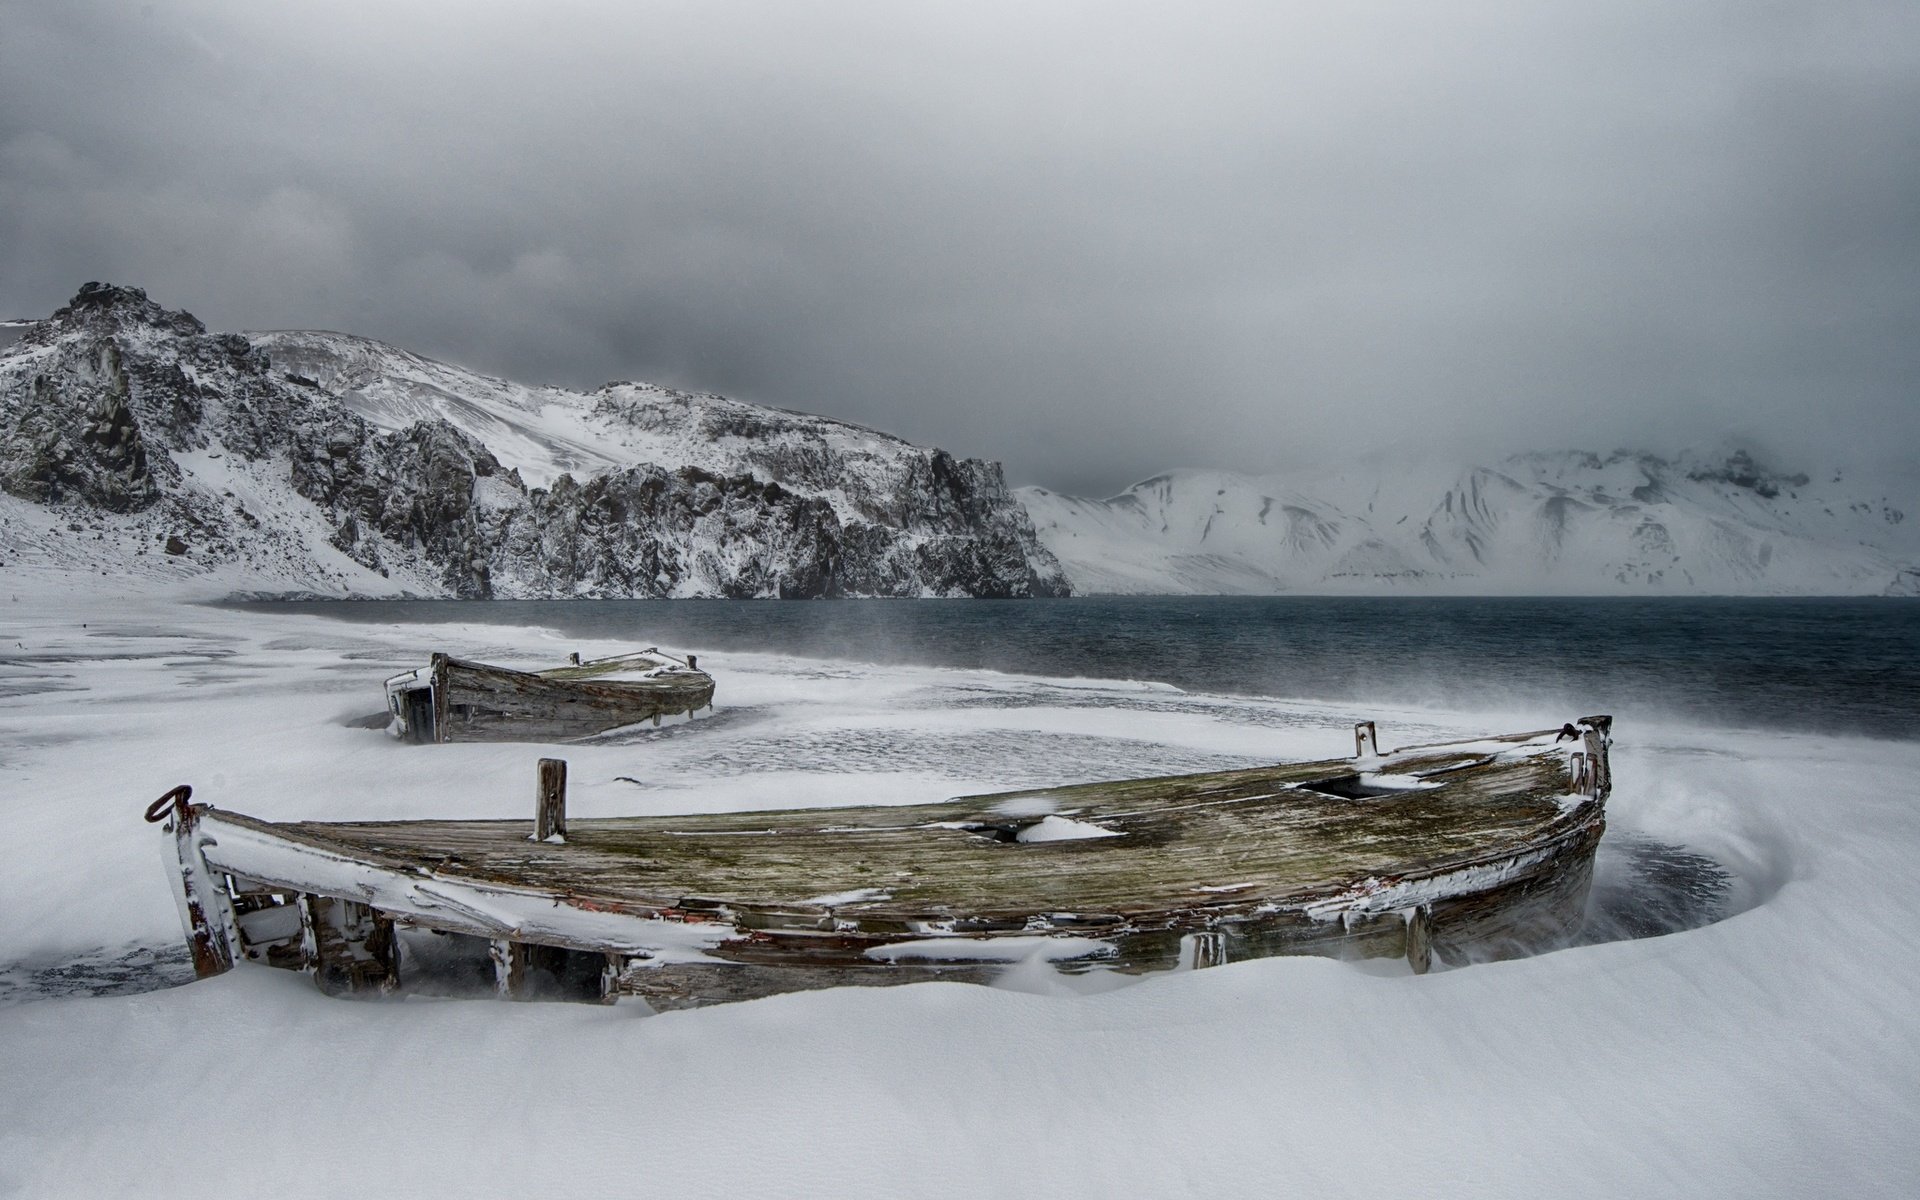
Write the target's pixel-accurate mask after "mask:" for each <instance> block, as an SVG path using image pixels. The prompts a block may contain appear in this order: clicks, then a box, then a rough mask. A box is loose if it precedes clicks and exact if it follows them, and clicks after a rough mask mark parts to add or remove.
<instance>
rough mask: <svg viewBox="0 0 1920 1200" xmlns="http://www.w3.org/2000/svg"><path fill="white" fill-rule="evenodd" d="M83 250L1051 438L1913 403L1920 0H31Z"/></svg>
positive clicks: (933, 436)
mask: <svg viewBox="0 0 1920 1200" xmlns="http://www.w3.org/2000/svg"><path fill="white" fill-rule="evenodd" d="M87 279H109V280H113V281H115V282H123V283H131V284H137V285H140V286H143V287H145V288H147V289H148V290H149V291H150V292H151V293H152V294H153V295H154V296H155V298H156V299H159V300H161V301H162V302H164V303H168V304H171V305H175V306H180V307H187V308H190V309H192V310H193V311H194V312H195V313H196V314H197V315H199V316H200V317H201V318H202V319H203V320H206V321H207V322H208V323H209V324H210V325H212V326H214V327H216V328H236V329H240V328H273V327H319V328H335V329H346V330H351V331H353V332H357V333H364V334H368V335H370V336H374V337H379V338H382V339H385V340H387V341H391V342H395V343H397V344H400V345H403V346H406V347H408V348H410V349H414V350H418V351H420V352H423V353H427V354H431V355H434V356H437V357H442V358H446V359H449V360H452V361H455V362H459V363H462V364H464V365H467V366H471V367H475V368H478V369H482V370H486V371H490V372H493V373H496V374H501V375H505V376H508V377H511V378H516V379H522V380H526V381H529V382H552V383H560V384H566V385H572V386H582V387H586V386H592V385H595V384H598V383H600V382H603V381H605V380H608V379H615V378H631V379H651V380H655V381H658V382H663V383H670V384H676V385H680V386H691V387H700V388H707V389H712V390H716V391H721V392H725V393H728V394H730V395H735V396H738V397H741V398H743V399H749V400H754V401H758V402H761V403H768V404H777V405H781V406H784V407H790V408H800V409H806V410H810V411H815V412H821V413H827V414H830V415H833V416H838V417H841V418H844V419H847V420H852V421H858V422H861V423H864V424H870V425H874V426H877V427H880V428H883V429H887V430H889V431H892V432H895V433H898V434H901V435H902V436H905V437H909V438H912V439H914V440H917V441H923V442H932V443H937V444H940V445H943V446H946V447H948V448H949V449H952V450H954V451H956V452H960V453H964V454H972V455H981V456H986V457H993V458H999V459H1002V460H1004V461H1005V462H1006V463H1007V464H1008V468H1009V471H1010V473H1011V474H1012V475H1013V477H1014V478H1015V479H1016V480H1017V481H1023V482H1041V483H1046V484H1048V485H1050V486H1055V487H1060V488H1064V489H1067V490H1078V491H1085V492H1094V493H1104V492H1109V491H1112V490H1115V489H1116V488H1118V487H1119V486H1123V485H1124V484H1126V483H1128V482H1131V481H1132V480H1133V479H1135V478H1138V477H1140V476H1143V475H1146V474H1149V473H1152V472H1154V471H1157V470H1160V469H1163V468H1166V467H1170V466H1181V465H1211V466H1224V467H1232V468H1239V469H1245V470H1269V469H1276V468H1282V467H1285V466H1286V465H1288V464H1290V463H1297V462H1301V461H1303V460H1307V459H1318V458H1326V457H1330V456H1352V455H1359V454H1365V453H1370V452H1386V453H1409V452H1411V453H1435V454H1449V455H1485V454H1488V453H1496V452H1504V451H1509V450H1516V449H1527V448H1549V447H1561V446H1579V447H1588V448H1595V449H1607V448H1611V447H1614V446H1618V445H1633V446H1646V447H1649V448H1656V449H1661V448H1666V449H1671V448H1678V447H1679V446H1682V445H1691V444H1698V443H1701V442H1709V441H1713V440H1716V439H1721V438H1724V437H1727V436H1729V435H1731V436H1737V437H1741V438H1746V439H1752V440H1755V441H1758V442H1759V443H1761V444H1763V445H1768V446H1773V447H1776V448H1778V449H1779V450H1780V451H1781V452H1782V453H1783V454H1784V455H1785V456H1786V457H1789V458H1792V457H1797V456H1801V455H1812V454H1817V455H1823V456H1828V457H1832V456H1837V455H1840V456H1843V455H1845V454H1846V453H1849V452H1856V451H1858V450H1859V448H1860V447H1861V446H1866V447H1869V448H1870V451H1871V452H1873V453H1878V454H1881V455H1887V454H1895V455H1900V454H1904V455H1908V456H1911V455H1912V454H1913V453H1914V452H1915V446H1914V443H1915V440H1916V439H1915V437H1914V435H1913V433H1912V430H1913V429H1914V428H1915V427H1916V421H1915V417H1916V415H1917V414H1916V412H1915V408H1916V403H1915V397H1916V384H1917V383H1920V336H1916V335H1920V287H1917V284H1916V281H1920V6H1916V5H1914V4H1913V3H1912V2H1911V0H1897V2H1893V3H1869V2H1864V0H1863V2H1848V0H1819V2H1813V3H1797V2H1778V3H1765V2H1756V0H1740V2H1737V3H1736V2H1726V3H1691V2H1686V0H1679V2H1676V0H1659V2H1643V0H1610V2H1609V3H1606V4H1578V5H1576V4H1539V3H1491V2H1486V0H1463V2H1462V3H1458V4H1444V5H1443V4H1431V3H1425V2H1410V0H1409V2H1401V3H1364V2H1362V3H1351V4H1348V3H1343V4H1338V5H1327V4H1305V3H1291V2H1288V3H1281V2H1268V3H1259V4H1244V5H1226V4H1210V5H1174V4H1167V5H1158V6H1149V5H1134V4H1117V3H1085V4H1051V5H1034V4H1018V5H1013V4H1008V5H1001V4H984V3H966V4H927V5H908V4H898V3H874V4H838V3H835V4H772V3H767V4H726V5H716V4H711V3H682V4H643V3H606V4H568V3H552V4H540V5H525V4H504V3H407V4H393V3H335V4H311V5H304V4H303V5H295V4H259V3H242V2H238V0H235V2H229V3H166V2H164V0H154V2H152V3H144V4H143V3H104V2H89V0H60V2H53V0H49V2H48V3H44V4H39V3H6V2H0V315H9V316H15V315H17V316H32V315H39V314H44V313H45V312H47V311H49V310H51V309H52V308H53V307H55V306H56V305H57V304H59V303H61V302H63V301H64V300H65V298H66V297H67V296H69V295H71V294H72V292H73V291H74V289H75V288H76V287H77V285H78V284H79V283H81V282H82V281H84V280H87Z"/></svg>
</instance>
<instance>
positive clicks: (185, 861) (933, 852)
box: [147, 716, 1612, 1009]
mask: <svg viewBox="0 0 1920 1200" xmlns="http://www.w3.org/2000/svg"><path fill="white" fill-rule="evenodd" d="M1611 724H1612V722H1611V719H1610V718H1608V717H1604V716H1595V717H1587V718H1584V719H1582V720H1580V721H1579V722H1577V723H1570V724H1568V725H1565V726H1563V727H1561V728H1560V729H1558V730H1552V729H1549V730H1544V731H1541V732H1538V733H1520V734H1512V735H1508V736H1502V737H1492V738H1486V739H1482V740H1478V741H1470V742H1456V743H1449V744H1444V745H1424V746H1410V747H1406V748H1404V749H1399V750H1394V751H1391V752H1388V753H1381V752H1380V751H1379V749H1378V746H1377V740H1376V734H1375V731H1374V727H1373V725H1372V723H1371V722H1367V723H1363V724H1361V725H1360V726H1359V727H1357V729H1356V734H1355V739H1356V751H1357V752H1356V754H1355V756H1354V757H1353V758H1342V759H1333V760H1327V761H1322V762H1309V763H1293V764H1282V765H1278V766H1271V767H1257V768H1253V769H1250V770H1237V771H1222V772H1215V773H1210V774H1202V775H1180V776H1169V777H1165V778H1157V779H1130V780H1120V781H1116V782H1108V783H1089V784H1080V785H1076V786H1071V787H1057V788H1044V789H1039V790H1034V791H1022V792H1011V793H1005V794H1001V795H990V796H970V797H964V798H961V799H958V800H951V801H946V802H944V803H939V804H921V805H911V806H905V807H899V808H888V807H864V808H840V809H808V810H800V811H788V812H741V813H726V814H717V815H700V816H669V817H629V818H615V819H597V820H576V821H569V820H568V819H567V818H566V810H565V795H566V764H565V763H564V762H563V761H561V760H558V759H543V760H541V763H540V783H539V787H538V789H537V795H536V805H535V816H534V820H532V821H531V822H529V821H385V822H321V821H284V822H270V821H262V820H258V819H256V818H253V817H248V816H243V815H241V814H239V813H233V812H227V811H224V810H221V809H217V808H213V807H210V806H208V805H204V804H193V803H190V796H191V790H190V789H189V788H187V787H185V786H182V787H179V788H176V789H174V790H173V791H171V792H169V793H167V794H166V795H165V796H162V797H161V798H160V799H159V800H157V801H155V802H154V804H153V805H152V806H151V807H150V808H149V809H148V812H147V818H148V819H149V820H151V821H155V822H164V823H165V825H166V828H167V830H168V832H169V834H170V837H169V841H168V846H169V849H168V854H167V857H168V861H169V866H170V873H171V876H172V878H173V880H174V883H175V891H176V897H177V899H178V900H179V904H180V910H181V914H182V919H183V921H184V923H185V926H186V929H187V932H188V937H189V939H190V941H191V944H192V950H193V957H194V963H195V967H196V969H197V970H198V971H199V973H200V974H202V975H211V974H215V973H218V972H220V971H224V970H226V969H227V968H228V967H230V966H231V965H232V964H233V963H234V962H235V961H237V960H253V961H258V962H264V963H268V964H270V965H275V966H283V967H289V968H294V969H299V970H303V971H308V972H311V973H312V974H313V975H314V977H315V979H316V981H317V982H318V983H319V985H320V987H321V988H322V989H324V990H326V991H328V992H333V993H340V994H352V993H380V992H385V991H391V990H393V989H394V988H396V987H397V986H398V985H399V981H400V973H401V970H402V966H403V964H402V958H403V956H402V954H401V952H400V939H399V938H398V936H397V933H396V931H397V930H407V929H410V928H411V929H424V930H432V931H437V932H439V933H441V934H446V935H454V936H458V937H465V938H474V939H484V942H482V943H474V944H473V945H474V947H475V948H476V949H478V948H479V947H480V946H483V945H484V946H485V947H486V949H487V952H488V953H490V955H491V961H492V979H493V983H494V985H495V986H496V987H497V989H498V991H499V992H500V993H501V994H503V995H506V996H509V997H526V996H531V995H534V994H536V993H538V992H540V991H542V990H543V989H545V990H546V991H547V992H549V993H551V992H552V991H554V990H555V989H556V988H558V989H561V990H565V989H568V988H571V989H572V991H573V993H574V994H576V995H588V996H592V997H595V998H599V999H602V1000H609V1001H610V1000H613V999H615V998H617V997H620V996H627V995H632V996H639V997H643V998H645V999H646V1000H647V1001H648V1002H649V1003H650V1004H651V1005H652V1006H653V1007H654V1008H656V1009H665V1008H681V1007H691V1006H695V1005H700V1004H708V1003H715V1002H720V1001H727V1000H741V999H748V998H752V997H757V996H765V995H768V994H772V993H776V992H785V991H796V990H803V989H810V988H820V987H831V986H839V985H847V984H894V983H912V982H917V981H921V980H936V979H950V980H966V981H974V982H983V981H986V980H989V979H990V978H992V977H993V975H994V974H995V973H996V972H998V971H999V970H1001V969H1003V968H1004V966H1005V964H1007V963H1009V962H1019V961H1034V960H1038V961H1043V962H1048V963H1051V964H1053V966H1054V967H1055V968H1057V969H1059V970H1063V971H1071V972H1080V971H1122V972H1133V973H1138V972H1148V971H1163V970H1173V969H1179V968H1196V967H1211V966H1217V965H1219V964H1222V963H1230V962H1236V961H1239V960H1242V959H1250V958H1261V957H1265V956H1269V955H1280V954H1318V955H1331V956H1335V957H1396V958H1397V957H1404V958H1405V959H1406V961H1407V962H1408V963H1409V964H1410V965H1411V967H1412V969H1413V970H1415V971H1425V970H1426V969H1427V968H1428V966H1429V964H1430V963H1431V962H1432V961H1433V959H1434V958H1436V957H1438V958H1439V959H1441V960H1443V961H1446V962H1454V963H1457V962H1467V961H1471V960H1474V959H1477V958H1482V957H1486V958H1498V957H1506V956H1512V955H1518V954H1525V953H1531V952H1536V951H1539V950H1543V949H1548V948H1552V947H1554V946H1557V945H1560V944H1563V943H1564V942H1566V941H1567V940H1568V939H1570V938H1571V937H1572V936H1573V934H1574V933H1575V932H1576V931H1577V930H1578V928H1579V926H1580V924H1581V922H1582V919H1583V914H1584V908H1585V903H1586V896H1587V891H1588V886H1589V882H1590V879H1591V875H1592V870H1593V858H1594V850H1595V847H1596V846H1597V845H1598V843H1599V841H1600V836H1601V832H1602V830H1603V829H1604V828H1605V823H1606V822H1605V806H1606V799H1607V795H1608V793H1609V791H1610V789H1611V772H1610V768H1609V764H1608V746H1609V744H1610V741H1611ZM436 944H438V943H436ZM569 981H570V982H569Z"/></svg>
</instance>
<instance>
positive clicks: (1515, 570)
mask: <svg viewBox="0 0 1920 1200" xmlns="http://www.w3.org/2000/svg"><path fill="white" fill-rule="evenodd" d="M1019 494H1020V497H1021V501H1022V503H1024V504H1025V505H1026V506H1027V509H1028V512H1029V513H1030V514H1031V515H1032V517H1033V519H1034V526H1035V529H1036V531H1037V532H1038V534H1039V536H1040V540H1041V542H1042V544H1044V545H1046V546H1047V547H1048V549H1050V550H1051V551H1053V553H1054V555H1055V557H1056V558H1058V559H1059V560H1060V562H1061V564H1062V566H1063V567H1064V568H1065V570H1066V571H1067V573H1068V576H1069V578H1071V579H1073V581H1074V584H1075V588H1076V590H1078V591H1082V592H1095V593H1123V594H1124V593H1158V594H1167V593H1172V594H1179V593H1207V592H1228V593H1253V594H1259V593H1279V592H1294V591H1326V592H1349V591H1374V590H1386V591H1396V592H1409V593H1420V592H1440V593H1460V592H1528V593H1535V594H1560V593H1564V594H1583V595H1590V594H1628V595H1648V594H1653V595H1657V594H1686V595H1707V594H1802V595H1806V594H1822V595H1841V594H1846V595H1858V594H1895V595H1909V594H1916V593H1920V570H1917V569H1916V563H1920V536H1916V535H1920V528H1916V524H1915V523H1913V522H1910V521H1909V520H1908V516H1907V514H1908V512H1909V511H1911V509H1912V501H1911V499H1910V498H1909V497H1908V495H1907V493H1905V492H1902V491H1900V490H1899V489H1898V488H1897V487H1895V486H1890V485H1888V484H1887V483H1885V482H1884V481H1881V482H1878V483H1867V482H1861V483H1858V484H1856V483H1854V482H1853V481H1850V480H1849V479H1847V478H1846V477H1845V475H1844V474H1843V473H1834V474H1832V475H1831V476H1830V477H1828V478H1817V477H1814V476H1811V475H1809V474H1808V473H1807V472H1803V471H1785V470H1781V469H1778V468H1774V467H1772V466H1770V465H1768V464H1766V463H1765V462H1764V461H1763V460H1762V459H1761V458H1759V457H1757V456H1756V454H1755V452H1754V451H1752V450H1749V449H1744V448H1736V449H1732V450H1729V451H1726V452H1724V453H1721V454H1702V453H1692V454H1683V455H1677V456H1673V457H1671V458H1668V457H1662V456H1659V455H1654V454H1651V453H1647V452H1639V451H1615V452H1612V453H1610V454H1600V453H1595V452H1591V451H1577V450H1576V451H1535V452H1529V453H1526V454H1518V455H1511V456H1508V457H1506V458H1503V459H1501V460H1499V461H1498V462H1497V463H1495V464H1493V465H1492V466H1468V467H1465V468H1456V467H1449V466H1446V465H1442V464H1433V463H1425V464H1396V465H1392V466H1376V467H1375V468H1373V469H1371V470H1363V469H1360V468H1357V467H1328V468H1323V469H1320V470H1309V471H1295V472H1286V473H1276V474H1271V475H1251V474H1243V473H1238V472H1227V471H1213V470H1207V469H1183V470H1177V471H1170V472H1162V473H1160V474H1158V475H1155V476H1152V477H1149V478H1147V479H1144V480H1142V481H1140V482H1139V483H1136V484H1134V485H1133V486H1132V487H1129V488H1127V489H1125V490H1124V491H1122V492H1120V493H1118V494H1117V495H1115V496H1112V497H1109V498H1107V499H1105V500H1089V499H1085V498H1081V497H1075V496H1065V495H1061V494H1059V493H1055V492H1051V491H1049V490H1047V489H1045V488H1022V489H1019Z"/></svg>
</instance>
